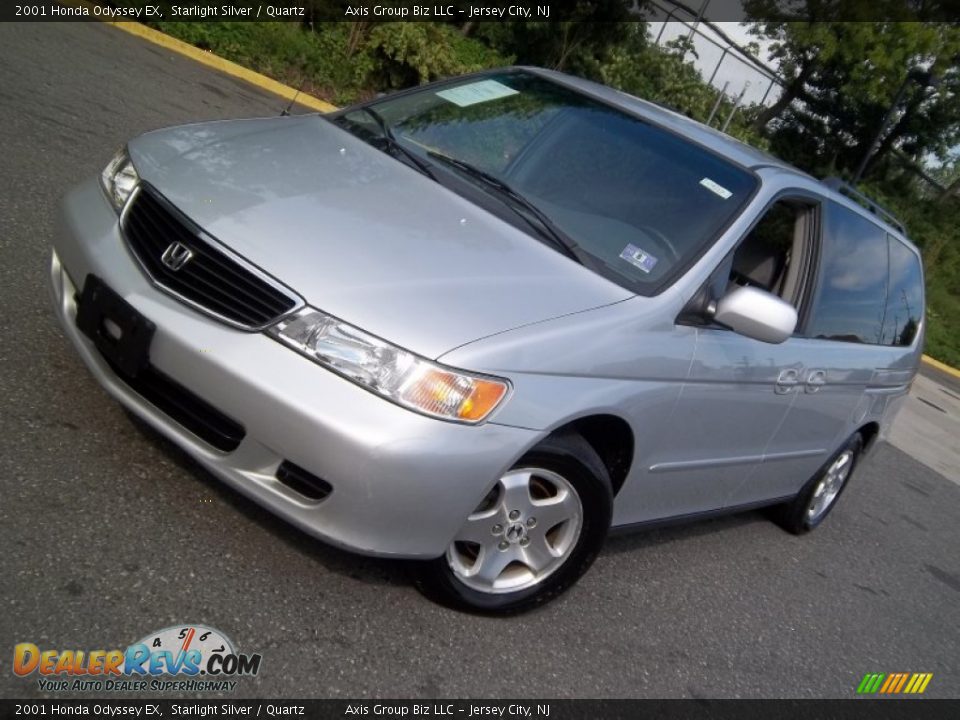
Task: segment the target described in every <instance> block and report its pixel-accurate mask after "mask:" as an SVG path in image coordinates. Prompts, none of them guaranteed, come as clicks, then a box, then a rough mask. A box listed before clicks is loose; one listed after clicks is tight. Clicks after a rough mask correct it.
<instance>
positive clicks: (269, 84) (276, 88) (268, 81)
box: [60, 0, 337, 112]
mask: <svg viewBox="0 0 960 720" xmlns="http://www.w3.org/2000/svg"><path fill="white" fill-rule="evenodd" d="M60 4H62V5H69V6H72V7H84V6H85V7H87V8H91V7H92V6H91V5H90V4H89V3H87V2H86V1H85V0H60ZM101 22H103V23H104V24H105V25H112V26H113V27H115V28H117V29H119V30H122V31H123V32H125V33H129V34H131V35H136V36H137V37H140V38H143V39H144V40H146V41H148V42H151V43H153V44H154V45H159V46H160V47H162V48H166V49H167V50H171V51H172V52H175V53H178V54H180V55H184V56H186V57H188V58H190V59H191V60H195V61H197V62H198V63H201V64H203V65H206V66H207V67H211V68H214V69H216V70H219V71H220V72H222V73H224V74H226V75H231V76H233V77H235V78H239V79H240V80H244V81H245V82H248V83H250V84H251V85H256V86H257V87H259V88H262V89H263V90H266V91H268V92H272V93H273V94H274V95H278V96H279V97H281V98H283V99H284V100H293V98H294V97H296V98H297V103H298V104H300V105H306V106H307V107H309V108H311V109H313V110H318V111H319V112H330V111H332V110H336V109H337V106H336V105H331V104H330V103H328V102H326V101H324V100H321V99H320V98H316V97H314V96H313V95H308V94H307V93H304V92H301V93H299V94H298V93H297V90H296V88H292V87H290V86H289V85H284V84H283V83H281V82H277V81H276V80H274V79H272V78H268V77H267V76H266V75H261V74H260V73H258V72H255V71H253V70H250V69H248V68H245V67H243V66H242V65H238V64H237V63H235V62H231V61H230V60H226V59H224V58H222V57H220V56H218V55H214V54H213V53H212V52H209V51H206V50H201V49H200V48H198V47H194V46H193V45H191V44H190V43H186V42H183V41H182V40H177V39H176V38H174V37H171V36H169V35H166V34H165V33H162V32H160V31H159V30H154V29H153V28H148V27H147V26H145V25H141V24H140V23H138V22H131V21H115V20H102V21H101Z"/></svg>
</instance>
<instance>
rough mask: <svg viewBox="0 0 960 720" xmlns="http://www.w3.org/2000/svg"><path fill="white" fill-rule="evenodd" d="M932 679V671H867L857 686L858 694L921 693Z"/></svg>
mask: <svg viewBox="0 0 960 720" xmlns="http://www.w3.org/2000/svg"><path fill="white" fill-rule="evenodd" d="M932 679H933V673H890V674H889V675H887V674H886V673H867V674H866V675H864V676H863V680H861V681H860V684H859V685H858V686H857V694H858V695H872V694H874V693H880V694H881V695H898V694H900V693H903V694H904V695H921V694H923V692H924V691H925V690H926V689H927V685H929V684H930V681H931V680H932Z"/></svg>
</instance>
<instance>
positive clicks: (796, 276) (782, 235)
mask: <svg viewBox="0 0 960 720" xmlns="http://www.w3.org/2000/svg"><path fill="white" fill-rule="evenodd" d="M817 217H818V212H817V206H816V205H814V204H811V203H810V202H808V201H801V200H793V199H781V200H778V201H777V202H775V203H774V204H773V205H771V206H770V207H769V208H768V209H767V212H766V213H764V215H763V217H762V218H760V220H759V222H757V224H756V225H754V227H753V229H752V230H751V231H750V232H749V233H748V234H747V236H746V237H745V238H743V240H742V241H741V242H740V244H739V245H737V247H736V249H735V250H734V252H733V257H732V260H731V262H730V273H729V277H728V290H729V289H730V288H731V287H732V286H734V285H741V286H744V285H746V286H750V287H756V288H760V289H761V290H766V291H767V292H769V293H772V294H774V295H777V296H779V297H781V298H783V299H784V300H786V301H787V302H788V303H790V304H791V305H793V306H794V307H795V308H797V310H798V311H799V310H800V308H801V306H802V305H803V301H804V299H805V297H806V296H807V294H808V285H809V283H808V282H806V280H807V278H809V277H810V275H811V267H812V263H813V258H814V252H813V250H814V242H815V239H816V235H817V233H816V227H817Z"/></svg>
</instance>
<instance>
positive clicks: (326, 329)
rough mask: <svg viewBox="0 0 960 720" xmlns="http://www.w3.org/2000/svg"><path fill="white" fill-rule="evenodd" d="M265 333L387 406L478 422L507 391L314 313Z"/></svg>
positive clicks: (307, 310)
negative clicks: (365, 391) (349, 381)
mask: <svg viewBox="0 0 960 720" xmlns="http://www.w3.org/2000/svg"><path fill="white" fill-rule="evenodd" d="M267 332H268V333H269V334H270V335H271V336H272V337H274V338H275V339H277V340H279V341H280V342H282V343H284V344H285V345H288V346H290V347H291V348H293V349H294V350H296V351H298V352H300V353H303V354H304V355H306V356H307V357H309V358H310V359H311V360H314V361H316V362H317V363H319V364H320V365H323V366H324V367H326V368H329V369H331V370H333V371H335V372H337V373H340V374H341V375H344V376H346V377H348V378H349V379H351V380H353V381H354V382H356V383H358V384H359V385H362V386H363V387H365V388H367V389H368V390H370V391H372V392H375V393H377V394H378V395H381V396H382V397H385V398H387V399H388V400H392V401H393V402H395V403H397V404H399V405H403V406H404V407H407V408H410V409H412V410H416V411H418V412H422V413H425V414H427V415H432V416H434V417H438V418H444V419H446V420H456V421H459V422H466V423H477V422H480V421H481V420H483V419H484V418H485V417H487V416H488V415H489V414H490V413H491V412H492V411H493V409H494V408H495V407H497V405H498V404H499V403H500V401H501V400H503V398H504V396H505V395H506V394H507V390H508V388H509V385H508V384H507V382H506V381H505V380H500V379H497V378H490V377H479V376H476V375H472V374H469V373H465V372H463V371H462V370H455V369H453V368H448V367H443V366H442V365H438V364H436V363H433V362H430V361H429V360H426V359H424V358H422V357H420V356H418V355H414V354H413V353H411V352H408V351H406V350H404V349H403V348H399V347H397V346H396V345H391V344H390V343H388V342H386V341H384V340H381V339H380V338H377V337H374V336H373V335H370V334H369V333H366V332H364V331H363V330H360V329H359V328H355V327H353V326H352V325H349V324H347V323H345V322H342V321H340V320H338V319H336V318H334V317H331V316H329V315H326V314H325V313H322V312H320V311H319V310H314V309H312V308H305V309H304V310H301V311H300V312H299V313H298V314H297V315H294V316H293V317H292V318H290V319H288V320H285V321H284V322H281V323H279V324H277V325H275V326H273V327H272V328H270V329H269V330H268V331H267Z"/></svg>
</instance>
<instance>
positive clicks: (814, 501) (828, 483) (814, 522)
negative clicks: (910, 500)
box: [775, 433, 863, 535]
mask: <svg viewBox="0 0 960 720" xmlns="http://www.w3.org/2000/svg"><path fill="white" fill-rule="evenodd" d="M862 451H863V438H862V437H861V436H860V433H857V434H856V435H854V436H853V437H852V438H850V439H849V440H848V441H847V442H846V443H845V444H844V445H843V447H841V448H840V449H839V450H838V451H837V453H836V454H835V455H834V456H833V457H832V458H831V459H830V460H829V462H827V463H826V465H824V466H823V467H822V468H820V470H819V471H818V472H817V474H816V475H814V476H813V477H812V478H810V480H809V481H807V484H806V485H804V486H803V488H802V489H801V490H800V492H799V493H798V494H797V497H796V498H794V499H793V500H792V501H791V502H789V503H787V504H785V505H783V506H781V507H779V508H777V509H776V513H777V514H776V516H775V519H776V521H777V523H778V524H779V525H780V526H781V527H783V528H784V529H785V530H787V531H789V532H792V533H794V534H795V535H802V534H803V533H807V532H810V531H811V530H813V529H814V528H815V527H817V526H818V525H819V524H820V523H821V522H823V520H824V519H825V518H826V517H827V515H828V514H830V511H831V510H832V509H833V507H834V505H836V504H837V500H838V499H839V498H840V494H841V493H842V492H843V490H844V488H846V486H847V481H848V480H849V479H850V476H851V475H852V474H853V469H854V468H855V467H856V465H857V461H858V460H859V459H860V453H861V452H862Z"/></svg>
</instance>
